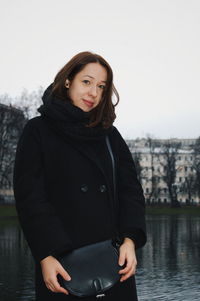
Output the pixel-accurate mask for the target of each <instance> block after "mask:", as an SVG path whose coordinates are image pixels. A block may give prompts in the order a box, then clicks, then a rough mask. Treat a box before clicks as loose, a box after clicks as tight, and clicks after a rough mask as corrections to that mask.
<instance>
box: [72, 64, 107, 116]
mask: <svg viewBox="0 0 200 301" xmlns="http://www.w3.org/2000/svg"><path fill="white" fill-rule="evenodd" d="M106 80H107V71H106V69H105V68H104V67H103V66H101V65H100V64H99V63H89V64H87V65H86V66H85V67H84V68H83V69H82V70H81V71H80V72H79V73H77V74H76V75H75V77H74V79H73V80H72V81H68V82H69V90H68V91H69V97H70V98H71V100H72V103H73V104H74V105H75V106H77V107H79V108H80V109H82V110H83V111H84V112H89V111H91V110H92V109H94V108H95V107H96V106H97V105H98V104H99V103H100V101H101V99H102V94H103V90H104V89H105V86H106Z"/></svg>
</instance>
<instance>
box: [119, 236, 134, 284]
mask: <svg viewBox="0 0 200 301" xmlns="http://www.w3.org/2000/svg"><path fill="white" fill-rule="evenodd" d="M125 263H126V266H125V268H123V269H122V270H120V271H119V274H121V275H122V277H121V279H120V281H121V282H122V281H125V280H127V279H128V278H129V277H130V276H132V275H134V274H135V272H136V266H137V259H136V254H135V244H134V242H133V240H132V239H130V238H128V237H126V238H125V239H124V242H123V244H122V245H121V247H120V249H119V265H120V266H123V265H124V264H125Z"/></svg>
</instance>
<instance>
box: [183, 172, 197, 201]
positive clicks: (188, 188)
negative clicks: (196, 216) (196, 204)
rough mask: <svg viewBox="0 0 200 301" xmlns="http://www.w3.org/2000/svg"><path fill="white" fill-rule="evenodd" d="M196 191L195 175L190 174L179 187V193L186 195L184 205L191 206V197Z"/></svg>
mask: <svg viewBox="0 0 200 301" xmlns="http://www.w3.org/2000/svg"><path fill="white" fill-rule="evenodd" d="M195 190H196V175H195V176H194V175H192V174H190V175H189V176H188V177H186V178H185V182H184V183H183V184H182V185H181V186H180V192H183V193H185V194H186V195H187V199H186V203H187V205H191V204H192V196H193V195H195Z"/></svg>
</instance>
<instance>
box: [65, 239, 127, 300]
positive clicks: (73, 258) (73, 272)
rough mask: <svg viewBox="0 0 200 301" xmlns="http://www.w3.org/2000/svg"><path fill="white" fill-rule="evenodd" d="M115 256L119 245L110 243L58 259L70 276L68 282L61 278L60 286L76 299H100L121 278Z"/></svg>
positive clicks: (86, 247) (87, 247) (96, 244)
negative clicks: (92, 297)
mask: <svg viewBox="0 0 200 301" xmlns="http://www.w3.org/2000/svg"><path fill="white" fill-rule="evenodd" d="M118 257H119V253H118V246H117V245H114V243H113V242H112V240H106V241H102V242H98V243H95V244H90V245H88V246H84V247H81V248H78V249H76V250H74V251H72V252H71V253H69V254H68V255H66V256H64V257H61V258H60V263H61V264H62V266H63V267H64V269H66V270H67V272H68V273H69V275H70V276H71V280H70V281H66V280H64V279H63V278H62V280H61V285H62V286H63V287H64V288H66V289H67V290H68V291H69V292H70V293H71V294H73V295H75V296H78V297H86V296H93V295H96V297H103V296H104V292H106V291H107V290H108V289H110V288H111V287H112V286H114V285H115V284H116V283H117V282H118V281H119V279H120V274H119V270H120V269H121V267H120V266H119V265H118Z"/></svg>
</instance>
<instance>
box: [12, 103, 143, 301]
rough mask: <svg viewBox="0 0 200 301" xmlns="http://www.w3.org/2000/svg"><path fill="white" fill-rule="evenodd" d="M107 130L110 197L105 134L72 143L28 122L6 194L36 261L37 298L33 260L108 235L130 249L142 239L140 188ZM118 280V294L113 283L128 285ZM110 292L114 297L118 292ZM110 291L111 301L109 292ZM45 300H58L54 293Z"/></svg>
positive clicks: (114, 134) (42, 290)
mask: <svg viewBox="0 0 200 301" xmlns="http://www.w3.org/2000/svg"><path fill="white" fill-rule="evenodd" d="M62 105H63V104H62ZM112 129H113V130H112V131H110V132H109V140H110V143H111V147H112V150H113V154H114V159H115V175H116V188H117V189H116V197H115V198H114V188H113V177H112V171H113V170H112V162H111V157H110V154H109V152H108V149H107V146H106V142H105V139H104V138H105V137H104V138H103V139H96V140H95V139H94V140H93V139H91V140H84V139H77V137H76V139H73V137H70V136H66V135H64V134H63V133H60V132H57V131H56V130H55V128H54V127H52V124H51V122H50V123H49V120H47V119H46V118H45V116H40V117H35V118H33V119H31V120H29V121H28V123H27V124H26V126H25V128H24V130H23V133H22V135H21V137H20V140H19V143H18V147H17V153H16V160H15V168H14V194H15V200H16V208H17V211H18V216H19V220H20V223H21V226H22V228H23V231H24V234H25V237H26V239H27V241H28V244H29V246H30V249H31V251H32V254H33V257H34V259H35V262H36V270H37V272H36V291H37V290H39V293H38V296H39V297H38V298H39V299H37V300H44V298H47V297H48V298H50V297H49V295H48V294H51V293H50V292H49V291H48V290H47V289H46V287H45V285H44V282H43V279H42V275H41V270H40V264H39V262H40V260H42V259H43V258H45V257H47V256H49V255H53V256H56V255H59V254H60V253H62V252H67V251H70V250H72V249H74V248H77V247H80V246H83V245H87V244H90V243H94V242H97V241H101V240H105V239H108V238H111V237H113V236H114V235H115V234H116V231H117V232H118V234H119V236H120V237H121V238H123V237H130V238H132V239H133V240H134V241H135V243H136V247H137V248H138V247H142V246H143V245H144V244H145V242H146V232H145V217H144V205H145V202H144V197H143V192H142V188H141V185H140V183H139V182H138V180H137V175H136V170H135V166H134V162H133V159H132V156H131V153H130V151H129V149H128V147H127V145H126V143H125V141H124V140H123V138H122V137H121V135H120V133H119V132H118V130H117V129H116V128H115V127H113V128H112ZM114 221H115V224H114ZM113 225H114V226H113ZM126 282H127V284H120V286H119V285H118V286H119V290H121V286H122V287H126V285H129V287H133V283H134V280H131V279H130V280H128V281H126ZM128 283H129V284H128ZM114 292H115V294H116V296H118V294H119V292H118V289H115V290H114ZM129 293H130V299H131V300H136V297H133V295H134V296H135V295H136V292H135V290H134V292H131V290H130V292H129ZM43 294H44V295H43ZM52 294H53V293H52ZM110 294H111V295H112V296H114V294H113V292H112V290H111V292H110ZM122 294H124V292H123V291H122ZM59 295H60V294H59ZM55 296H57V297H55ZM53 297H54V299H53V300H61V299H59V298H61V297H58V294H57V295H56V294H55V293H54V294H53ZM56 298H58V299H56ZM63 298H64V295H63ZM113 298H115V297H113ZM45 300H46V299H45ZM49 300H50V299H49ZM109 300H112V299H109ZM113 300H114V299H113ZM128 300H129V299H127V301H128Z"/></svg>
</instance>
